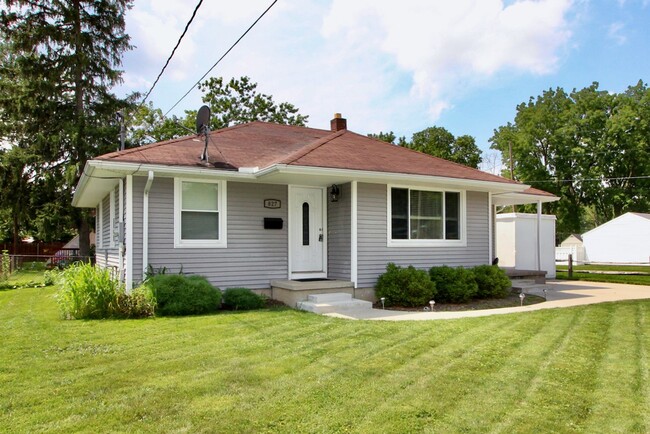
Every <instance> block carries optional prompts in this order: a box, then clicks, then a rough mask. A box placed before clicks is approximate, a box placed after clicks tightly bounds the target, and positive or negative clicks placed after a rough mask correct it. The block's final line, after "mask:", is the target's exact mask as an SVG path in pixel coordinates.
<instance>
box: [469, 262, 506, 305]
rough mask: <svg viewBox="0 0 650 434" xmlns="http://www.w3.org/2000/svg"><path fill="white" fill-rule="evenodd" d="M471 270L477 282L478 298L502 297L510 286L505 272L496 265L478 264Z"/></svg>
mask: <svg viewBox="0 0 650 434" xmlns="http://www.w3.org/2000/svg"><path fill="white" fill-rule="evenodd" d="M472 271H473V272H474V279H475V280H476V283H477V284H478V294H477V296H478V297H479V298H504V297H506V296H507V295H508V293H509V292H510V288H512V282H510V279H509V278H508V276H507V275H506V272H505V271H503V270H502V269H500V268H499V267H497V266H496V265H479V266H478V267H474V268H473V269H472Z"/></svg>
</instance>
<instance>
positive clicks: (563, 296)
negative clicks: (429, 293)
mask: <svg viewBox="0 0 650 434" xmlns="http://www.w3.org/2000/svg"><path fill="white" fill-rule="evenodd" d="M546 285H547V292H546V297H547V301H545V302H542V303H537V304H533V305H530V306H523V307H504V308H500V309H485V310H465V311H456V312H436V311H435V309H434V311H433V312H404V311H395V310H388V309H386V310H382V309H365V310H361V309H359V310H353V311H346V312H345V314H342V313H336V312H334V313H329V314H327V315H328V316H333V317H337V318H346V319H370V320H386V321H424V320H435V319H453V318H469V317H479V316H488V315H502V314H506V313H516V312H529V311H533V310H540V309H554V308H558V307H570V306H581V305H584V304H596V303H605V302H608V301H619V300H639V299H646V298H650V286H646V285H623V284H619V283H601V282H584V281H573V282H570V281H549V282H547V283H546ZM528 293H530V294H534V295H539V296H542V297H543V296H544V294H543V292H542V291H541V290H531V291H528Z"/></svg>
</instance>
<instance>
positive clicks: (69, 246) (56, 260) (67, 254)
mask: <svg viewBox="0 0 650 434" xmlns="http://www.w3.org/2000/svg"><path fill="white" fill-rule="evenodd" d="M89 239H90V245H91V246H94V245H95V232H94V231H91V232H90V234H89ZM79 259H80V257H79V235H75V236H74V238H72V239H71V240H70V241H68V242H67V243H65V244H64V245H63V247H61V248H60V249H59V250H57V251H56V253H55V254H54V255H52V257H51V258H50V259H48V260H47V264H48V265H58V266H63V265H64V264H65V265H68V264H70V263H71V262H72V261H78V260H79Z"/></svg>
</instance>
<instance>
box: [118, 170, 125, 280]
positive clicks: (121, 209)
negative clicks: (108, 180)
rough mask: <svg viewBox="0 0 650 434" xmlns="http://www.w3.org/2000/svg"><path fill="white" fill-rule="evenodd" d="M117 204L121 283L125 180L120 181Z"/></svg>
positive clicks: (122, 274) (122, 277)
mask: <svg viewBox="0 0 650 434" xmlns="http://www.w3.org/2000/svg"><path fill="white" fill-rule="evenodd" d="M117 195H118V198H117V203H118V204H119V206H118V207H117V209H118V210H119V215H118V216H117V251H118V261H119V264H118V271H119V273H120V279H119V280H120V282H124V238H123V237H122V236H121V235H122V234H124V232H123V231H120V228H121V227H123V226H122V225H123V223H124V180H123V179H120V180H119V189H118V190H117Z"/></svg>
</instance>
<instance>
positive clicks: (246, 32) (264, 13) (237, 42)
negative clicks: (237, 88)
mask: <svg viewBox="0 0 650 434" xmlns="http://www.w3.org/2000/svg"><path fill="white" fill-rule="evenodd" d="M277 2H278V0H274V1H273V3H271V4H270V5H269V7H268V8H266V10H265V11H264V12H262V15H260V16H259V17H257V19H256V20H255V21H254V22H253V24H251V25H250V27H249V28H248V29H246V31H245V32H244V33H243V34H242V35H241V36H240V37H239V39H237V40H236V41H235V43H234V44H232V45H231V46H230V48H228V51H226V52H225V53H223V55H222V56H221V57H220V58H219V60H217V61H216V62H215V63H214V65H212V66H211V67H210V69H208V71H207V72H206V73H205V74H203V75H202V76H201V78H199V79H198V80H197V81H196V83H194V84H193V85H192V87H190V89H189V90H188V91H187V92H185V95H183V96H182V97H181V98H180V99H179V100H178V101H176V103H175V104H174V105H173V106H172V107H171V108H170V109H169V110H167V112H166V113H165V114H164V115H163V116H164V117H167V115H168V114H169V112H170V111H172V110H174V108H176V106H177V105H178V104H180V102H181V101H183V100H184V99H185V97H186V96H187V95H189V94H190V92H192V90H193V89H194V88H195V87H196V86H198V85H199V83H201V80H203V79H204V78H205V77H206V76H207V75H208V74H209V73H210V71H212V70H213V69H214V68H215V67H216V66H217V65H218V64H219V63H220V62H221V61H222V60H223V58H224V57H226V56H227V55H228V53H230V52H231V51H232V49H233V48H235V46H236V45H237V44H239V41H241V40H242V39H243V38H244V36H246V35H247V34H248V32H250V31H251V29H252V28H253V27H255V25H256V24H257V22H258V21H259V20H261V19H262V17H263V16H264V15H266V13H267V12H268V11H270V10H271V8H272V7H273V6H274V5H275V4H276V3H277Z"/></svg>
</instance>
